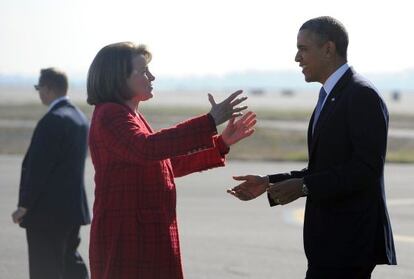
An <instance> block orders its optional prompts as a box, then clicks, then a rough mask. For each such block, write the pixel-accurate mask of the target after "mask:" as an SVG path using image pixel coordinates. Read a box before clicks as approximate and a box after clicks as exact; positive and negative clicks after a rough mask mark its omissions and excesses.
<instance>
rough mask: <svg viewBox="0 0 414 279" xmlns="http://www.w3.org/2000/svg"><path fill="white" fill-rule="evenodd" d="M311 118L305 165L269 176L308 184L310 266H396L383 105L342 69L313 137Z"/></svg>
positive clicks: (307, 249) (370, 89) (306, 236)
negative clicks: (387, 189) (387, 190)
mask: <svg viewBox="0 0 414 279" xmlns="http://www.w3.org/2000/svg"><path fill="white" fill-rule="evenodd" d="M313 118H314V115H312V118H311V120H310V123H309V128H308V151H309V162H308V168H307V169H304V170H302V171H294V172H291V173H289V174H276V175H271V176H270V182H272V183H275V182H278V181H282V180H285V179H289V178H304V182H305V184H306V185H307V187H308V189H309V195H308V196H307V199H306V209H305V221H304V245H305V253H306V256H307V258H308V261H309V264H312V265H315V266H321V267H324V266H326V267H346V266H361V265H369V264H396V256H395V249H394V241H393V235H392V230H391V225H390V221H389V217H388V212H387V206H386V202H385V193H384V162H385V153H386V147H387V131H388V111H387V108H386V106H385V104H384V102H383V101H382V99H381V97H380V96H379V95H378V92H377V90H376V89H375V88H374V87H373V86H372V85H371V84H370V83H369V82H368V81H367V80H365V79H364V78H362V77H361V76H359V75H358V74H356V73H355V72H354V71H353V70H352V69H348V71H347V72H346V73H345V74H344V75H343V76H342V77H341V79H340V80H339V81H338V83H337V84H336V85H335V87H334V88H333V90H332V92H331V93H330V95H329V96H328V98H327V100H326V102H325V105H324V107H323V110H322V112H321V114H320V117H319V121H318V123H317V125H316V127H315V131H314V134H313V135H312V123H313ZM269 200H270V199H269ZM270 201H271V200H270ZM272 203H273V202H272V201H271V205H272Z"/></svg>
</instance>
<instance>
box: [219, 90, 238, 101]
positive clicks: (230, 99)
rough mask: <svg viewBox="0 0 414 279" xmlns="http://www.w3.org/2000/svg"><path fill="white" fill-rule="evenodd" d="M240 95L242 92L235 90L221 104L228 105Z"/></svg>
mask: <svg viewBox="0 0 414 279" xmlns="http://www.w3.org/2000/svg"><path fill="white" fill-rule="evenodd" d="M241 93H243V90H237V91H236V92H234V93H232V94H231V95H230V96H228V97H227V98H226V99H225V100H224V101H223V103H227V104H230V103H231V102H232V101H233V100H234V99H236V98H237V96H239V95H240V94H241Z"/></svg>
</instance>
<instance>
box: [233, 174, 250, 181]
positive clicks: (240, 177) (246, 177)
mask: <svg viewBox="0 0 414 279" xmlns="http://www.w3.org/2000/svg"><path fill="white" fill-rule="evenodd" d="M233 179H234V180H248V179H249V175H239V176H233Z"/></svg>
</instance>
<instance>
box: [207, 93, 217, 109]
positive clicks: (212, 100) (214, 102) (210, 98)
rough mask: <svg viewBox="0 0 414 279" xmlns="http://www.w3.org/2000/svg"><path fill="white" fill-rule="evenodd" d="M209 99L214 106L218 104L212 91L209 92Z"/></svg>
mask: <svg viewBox="0 0 414 279" xmlns="http://www.w3.org/2000/svg"><path fill="white" fill-rule="evenodd" d="M208 100H209V102H210V104H211V105H212V106H213V107H214V106H216V105H217V104H216V101H215V100H214V97H213V95H211V94H210V93H208Z"/></svg>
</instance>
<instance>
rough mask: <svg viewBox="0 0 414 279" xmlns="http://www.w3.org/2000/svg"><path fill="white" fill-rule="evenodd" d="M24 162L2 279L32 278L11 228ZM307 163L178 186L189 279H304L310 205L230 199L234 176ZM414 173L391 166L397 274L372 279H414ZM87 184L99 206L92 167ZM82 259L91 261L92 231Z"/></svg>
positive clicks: (265, 170) (2, 227)
mask: <svg viewBox="0 0 414 279" xmlns="http://www.w3.org/2000/svg"><path fill="white" fill-rule="evenodd" d="M21 161H22V157H21V156H0V278H1V279H22V278H28V264H27V246H26V238H25V232H24V230H23V229H21V228H19V227H18V226H17V225H15V224H13V223H12V221H11V217H10V215H11V213H12V211H13V210H14V209H15V207H16V203H17V193H18V183H19V176H20V165H21ZM304 166H305V165H304V164H303V163H288V162H287V163H275V162H241V161H230V162H228V165H227V166H226V167H225V168H219V169H214V170H209V171H205V172H202V173H196V174H192V175H189V176H187V177H184V178H179V179H177V180H176V183H177V192H178V208H177V210H178V219H179V230H180V239H181V249H182V259H183V266H184V273H185V277H186V278H187V279H188V278H190V279H192V278H195V279H210V278H214V279H235V278H254V279H256V278H257V279H262V278H263V279H265V278H266V279H269V278H289V279H290V278H304V274H305V271H306V258H305V255H304V252H303V245H302V216H303V215H302V213H303V206H304V201H303V200H298V201H296V202H294V203H292V204H290V205H285V206H277V207H274V208H270V207H269V206H268V204H267V199H266V198H265V197H264V196H263V197H259V198H258V199H256V200H254V201H250V202H241V201H238V200H236V199H235V198H233V197H232V196H230V195H229V194H227V193H226V191H225V190H226V188H228V187H231V186H234V185H236V183H235V182H233V181H232V179H231V176H232V175H242V174H248V173H251V174H269V173H276V172H282V171H289V170H292V169H301V168H303V167H304ZM413 181H414V165H397V164H390V165H387V166H386V193H387V198H388V199H387V200H388V208H389V212H390V217H391V222H392V225H393V230H394V235H395V240H396V246H397V259H398V263H399V264H398V266H378V267H377V268H376V269H375V270H374V273H373V276H372V278H380V279H386V278H393V279H400V278H401V279H402V278H414V222H413V220H414V187H413V186H412V185H413ZM86 184H87V191H88V194H89V195H88V198H89V201H90V206H91V207H92V202H93V185H94V184H93V167H92V165H91V162H90V160H88V162H87V170H86ZM81 234H82V243H81V246H80V249H79V250H80V253H81V254H82V256H83V257H84V259H85V261H88V243H89V226H86V227H82V230H81Z"/></svg>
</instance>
